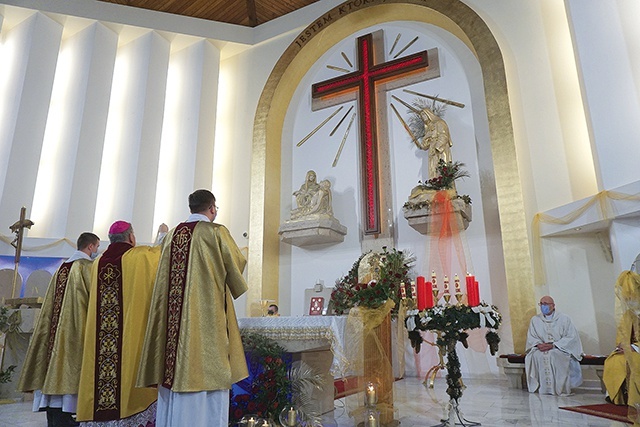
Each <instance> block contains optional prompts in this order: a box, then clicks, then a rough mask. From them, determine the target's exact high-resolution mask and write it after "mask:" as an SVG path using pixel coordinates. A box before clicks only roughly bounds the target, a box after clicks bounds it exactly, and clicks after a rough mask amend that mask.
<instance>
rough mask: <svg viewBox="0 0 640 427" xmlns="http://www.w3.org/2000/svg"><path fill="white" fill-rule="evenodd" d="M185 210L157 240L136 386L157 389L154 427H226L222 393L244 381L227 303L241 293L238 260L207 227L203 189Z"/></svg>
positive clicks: (209, 203) (215, 228)
mask: <svg viewBox="0 0 640 427" xmlns="http://www.w3.org/2000/svg"><path fill="white" fill-rule="evenodd" d="M189 207H190V209H191V212H192V214H191V216H190V217H189V218H188V219H187V221H186V222H184V223H182V224H179V225H178V226H177V227H176V228H174V229H173V230H171V231H170V232H169V234H168V235H167V237H166V238H165V240H164V244H163V249H162V258H161V260H160V265H159V267H158V275H157V278H156V284H155V288H154V291H153V299H152V302H151V311H150V313H149V322H148V326H147V333H146V335H145V339H144V348H143V352H142V358H141V361H140V372H139V374H138V386H140V387H142V386H151V385H156V384H157V385H158V413H157V420H156V426H158V427H162V426H189V427H197V426H203V427H205V426H206V427H209V426H227V424H228V421H227V420H228V408H229V389H230V388H231V385H232V384H233V383H235V382H237V381H240V380H242V379H244V378H246V377H247V376H248V371H247V365H246V362H245V355H244V349H243V347H242V341H241V339H240V332H239V329H238V323H237V320H236V313H235V310H234V307H233V300H232V298H237V297H239V296H240V295H242V294H243V293H244V292H245V291H246V290H247V284H246V282H245V280H244V278H243V277H242V271H243V270H244V267H245V263H246V261H245V258H244V256H243V255H242V253H241V252H240V250H239V249H238V247H237V245H236V243H235V242H234V240H233V238H232V237H231V235H230V233H229V230H227V228H226V227H224V226H222V225H220V224H215V223H212V222H211V221H213V219H214V218H215V216H216V212H217V207H216V205H215V198H214V197H213V194H212V193H211V192H209V191H207V190H197V191H196V192H194V193H193V194H192V195H190V196H189Z"/></svg>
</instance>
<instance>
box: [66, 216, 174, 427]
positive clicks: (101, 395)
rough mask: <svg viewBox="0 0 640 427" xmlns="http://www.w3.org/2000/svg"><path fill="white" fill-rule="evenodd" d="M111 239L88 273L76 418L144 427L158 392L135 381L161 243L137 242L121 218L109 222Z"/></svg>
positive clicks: (152, 418) (151, 415) (151, 419)
mask: <svg viewBox="0 0 640 427" xmlns="http://www.w3.org/2000/svg"><path fill="white" fill-rule="evenodd" d="M165 227H166V226H165ZM109 240H110V241H111V244H110V245H109V247H108V248H107V250H106V251H105V252H104V253H103V254H102V255H101V256H100V257H99V258H98V259H97V260H96V261H95V262H94V265H93V269H92V272H91V291H90V297H89V311H88V314H87V324H86V333H85V340H84V353H83V359H82V373H81V377H80V391H79V393H78V413H77V414H78V415H77V418H78V420H79V421H88V422H90V423H88V425H91V426H94V425H95V426H99V425H102V424H103V423H104V425H109V426H113V425H123V426H144V427H146V426H147V425H148V424H149V423H151V425H152V423H153V422H154V421H155V401H156V396H157V391H156V390H155V389H153V388H136V387H135V380H136V375H137V373H138V363H139V361H140V350H141V348H142V340H143V338H144V331H145V328H146V325H147V318H148V314H149V302H150V300H151V293H152V291H153V281H154V278H155V274H156V270H157V267H158V260H159V258H160V246H155V247H150V246H135V244H136V239H135V235H134V234H133V229H132V227H131V224H129V223H127V222H125V221H117V222H115V223H114V224H113V225H112V226H111V228H110V230H109ZM83 424H84V423H83Z"/></svg>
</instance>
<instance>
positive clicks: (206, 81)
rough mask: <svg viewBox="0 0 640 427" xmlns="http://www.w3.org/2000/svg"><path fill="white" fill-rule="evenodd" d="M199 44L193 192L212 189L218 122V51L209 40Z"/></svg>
mask: <svg viewBox="0 0 640 427" xmlns="http://www.w3.org/2000/svg"><path fill="white" fill-rule="evenodd" d="M200 44H201V45H202V70H201V73H202V77H201V79H202V85H201V90H200V92H199V95H200V108H199V120H198V146H197V147H196V162H195V176H194V178H193V187H194V189H197V188H207V189H211V185H212V181H213V153H214V135H215V132H216V122H217V118H218V117H217V115H216V109H217V104H218V79H219V74H220V51H219V50H218V48H217V47H215V46H214V45H213V44H212V43H211V42H210V41H208V40H203V41H202V42H200ZM230 145H233V144H230ZM184 200H186V198H185V199H184Z"/></svg>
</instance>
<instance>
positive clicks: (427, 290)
mask: <svg viewBox="0 0 640 427" xmlns="http://www.w3.org/2000/svg"><path fill="white" fill-rule="evenodd" d="M432 286H433V285H432V284H431V282H427V283H426V285H425V286H424V289H425V293H426V294H427V307H426V308H432V307H433V291H432V290H431V289H432Z"/></svg>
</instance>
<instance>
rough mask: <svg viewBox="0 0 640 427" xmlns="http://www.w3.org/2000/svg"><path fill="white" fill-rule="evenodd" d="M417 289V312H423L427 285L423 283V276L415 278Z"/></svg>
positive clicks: (425, 305)
mask: <svg viewBox="0 0 640 427" xmlns="http://www.w3.org/2000/svg"><path fill="white" fill-rule="evenodd" d="M416 282H417V288H418V310H424V309H425V308H427V285H426V283H425V281H424V276H418V277H416Z"/></svg>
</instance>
